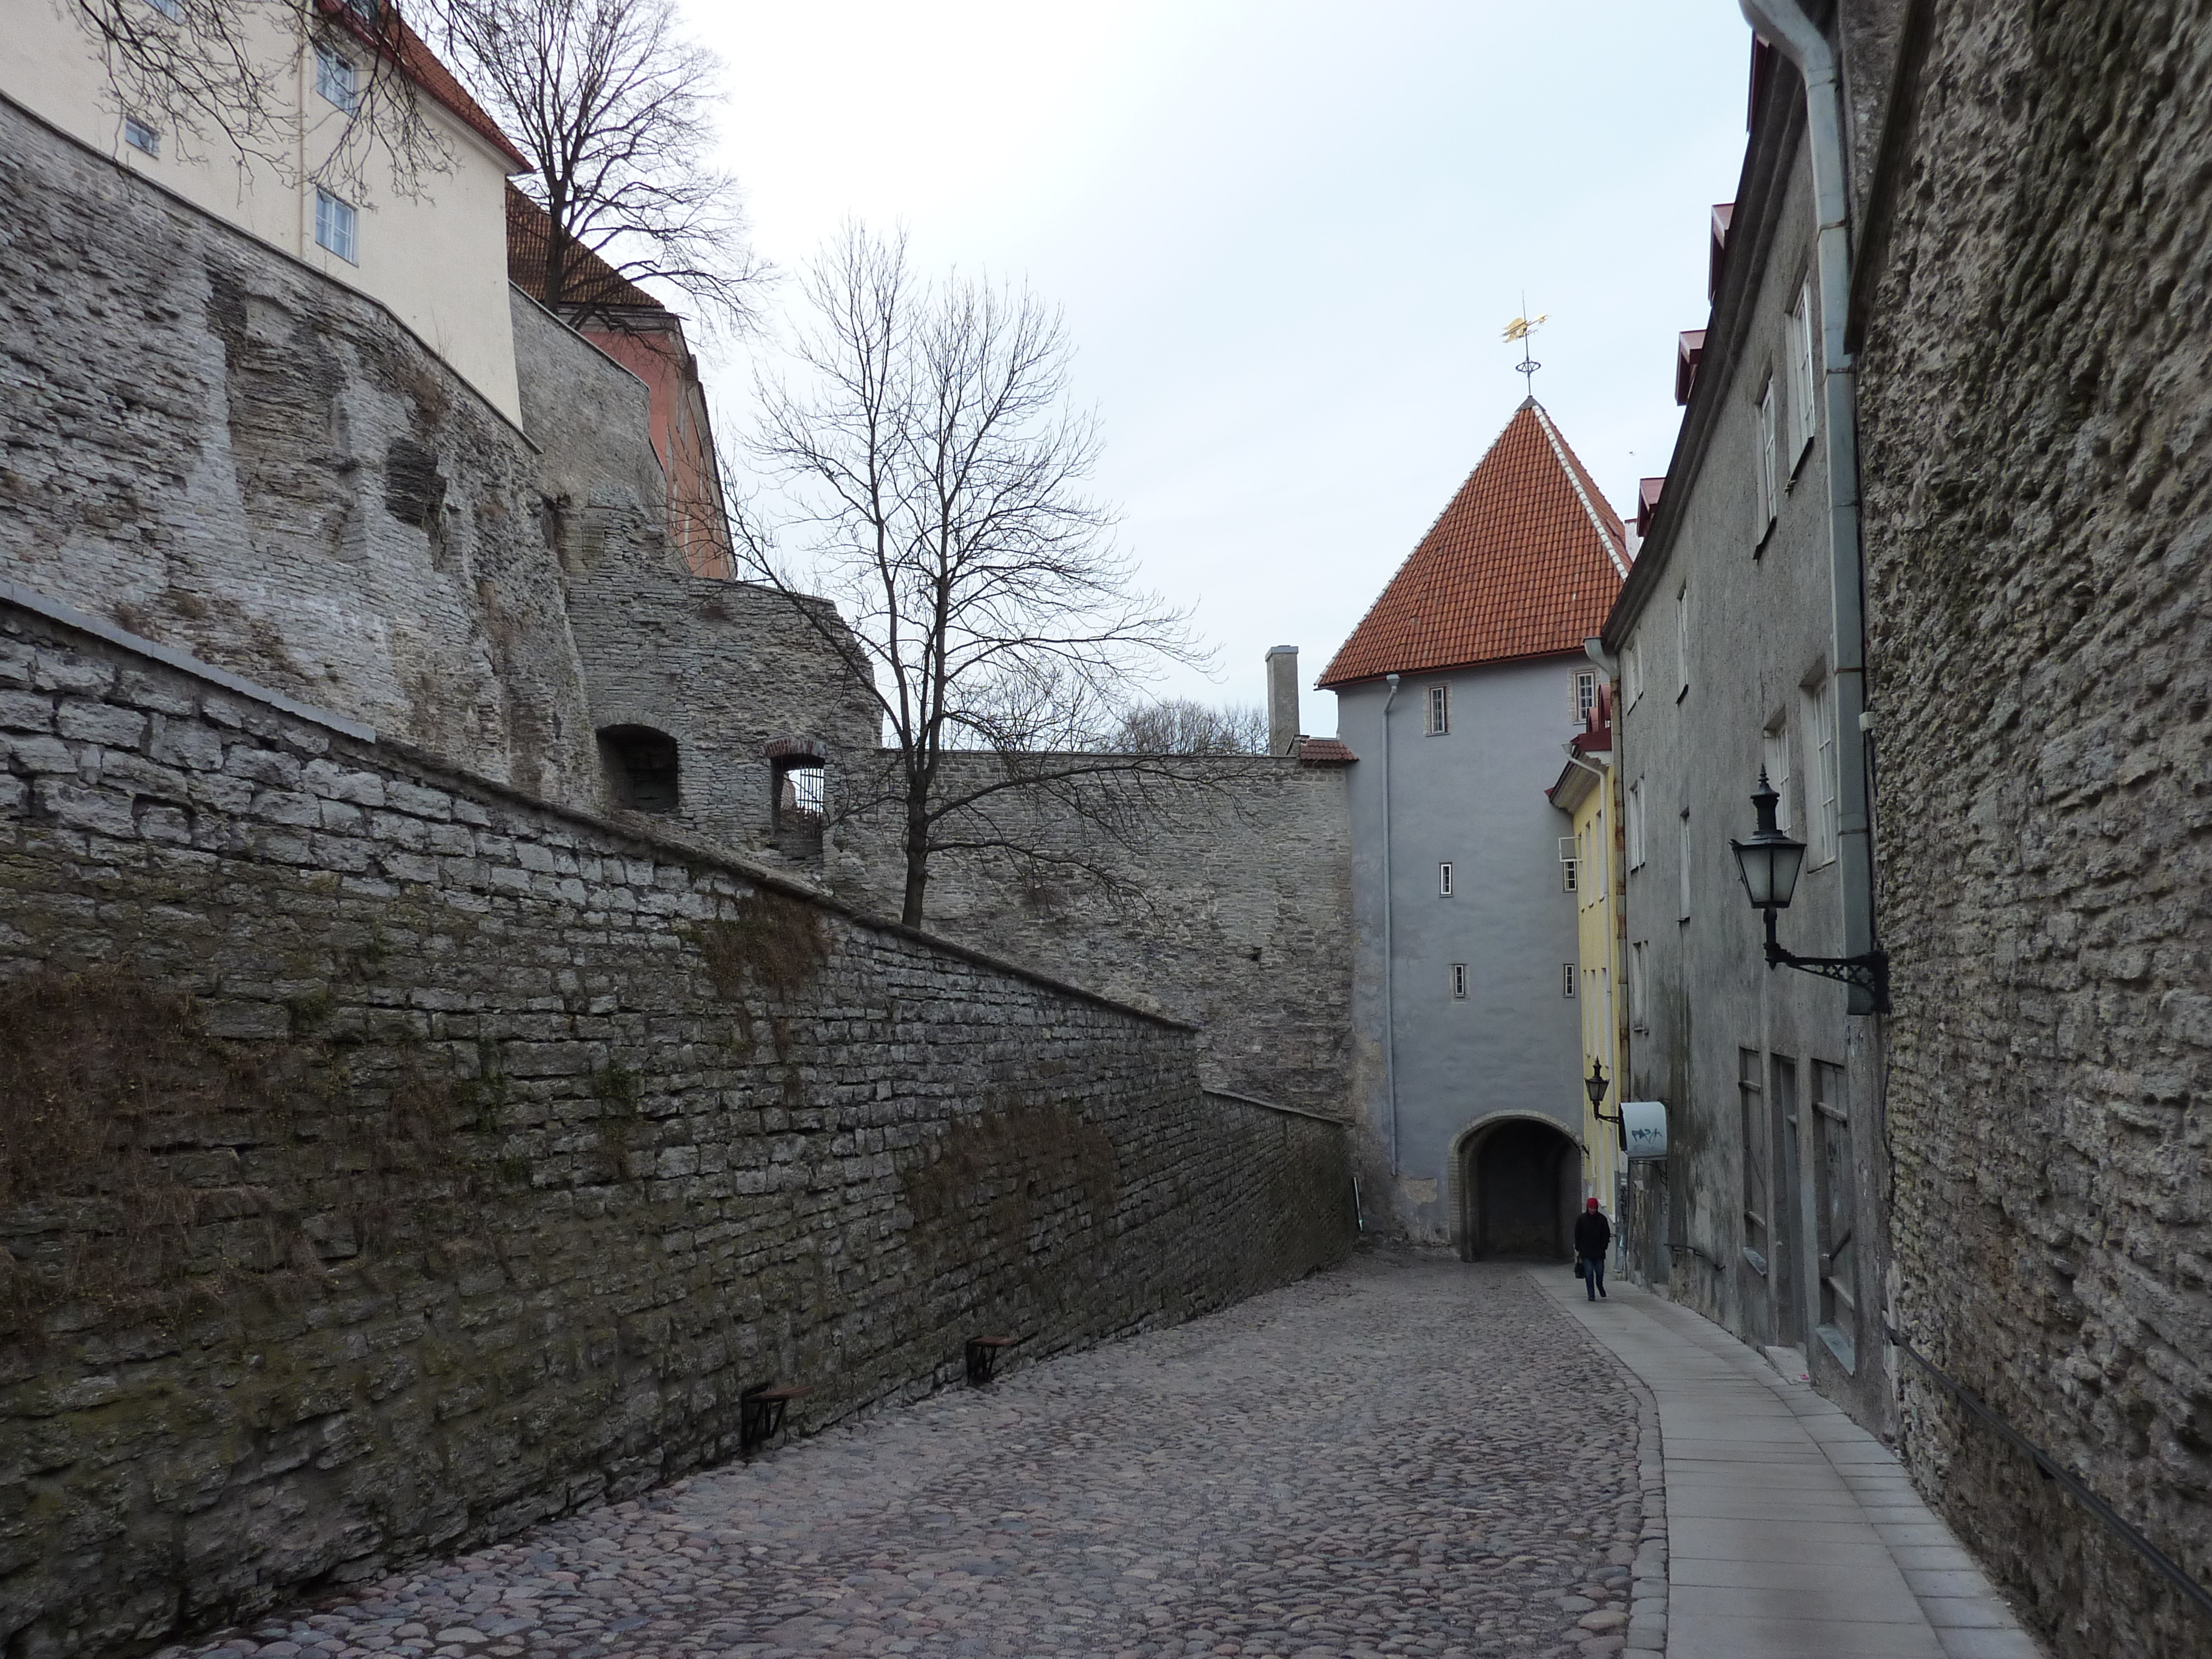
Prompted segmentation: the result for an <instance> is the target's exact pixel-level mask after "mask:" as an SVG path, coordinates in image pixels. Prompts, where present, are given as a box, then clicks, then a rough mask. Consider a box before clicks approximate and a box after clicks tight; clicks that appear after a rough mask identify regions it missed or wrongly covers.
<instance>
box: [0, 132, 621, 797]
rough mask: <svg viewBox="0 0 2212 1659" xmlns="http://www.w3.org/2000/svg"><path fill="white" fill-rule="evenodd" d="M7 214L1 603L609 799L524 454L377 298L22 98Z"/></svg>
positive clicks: (0, 302) (5, 139) (538, 781)
mask: <svg viewBox="0 0 2212 1659" xmlns="http://www.w3.org/2000/svg"><path fill="white" fill-rule="evenodd" d="M0 199H4V200H5V201H6V202H7V204H8V210H7V218H6V227H5V234H0V363H4V365H5V368H4V369H3V370H0V432H4V433H5V444H4V448H0V577H5V578H7V579H9V580H15V581H17V582H21V583H22V584H24V585H25V586H29V587H32V588H33V589H35V590H37V591H39V592H45V593H49V594H52V595H53V596H55V597H57V598H58V599H64V600H66V601H67V602H68V603H70V604H71V605H76V607H77V608H79V609H80V610H82V611H87V612H88V613H90V614H92V615H94V616H97V617H102V618H105V619H108V620H112V621H114V622H116V623H119V624H121V625H122V626H124V627H125V628H128V629H131V631H133V632H134V633H137V634H141V635H146V636H148V637H149V638H153V639H157V640H161V641H167V642H169V643H172V644H174V645H176V646H178V647H181V648H183V649H185V650H188V651H190V652H191V653H194V654H195V655H196V656H198V657H200V658H202V659H204V660H206V661H209V662H211V663H215V664H216V665H221V666H223V667H226V668H232V669H235V670H236V671H239V672H240V673H243V674H247V675H250V676H252V678H254V679H255V680H256V681H258V682H259V683H261V684H268V685H271V686H274V687H276V689H277V690H282V691H284V692H287V693H289V694H290V695H292V696H298V697H301V698H303V699H305V700H306V701H307V702H311V703H314V704H317V705H319V706H322V707H326V708H338V709H342V710H344V711H346V712H347V713H349V714H355V715H356V716H358V717H359V718H361V719H362V720H368V721H369V722H370V723H372V724H374V726H377V727H378V728H379V729H380V730H383V731H386V732H392V733H394V734H395V735H398V736H400V737H403V738H405V739H406V740H407V741H408V742H410V743H413V744H418V745H420V746H422V747H423V748H426V749H428V750H433V751H435V752H436V753H439V754H443V755H447V756H449V757H453V758H454V759H455V760H456V761H458V762H459V763H461V764H464V765H465V766H467V767H469V768H470V769H471V770H475V771H478V772H482V773H483V774H485V775H489V776H492V777H496V778H498V779H500V780H501V781H506V782H509V783H512V784H513V785H514V786H515V787H519V788H522V789H526V790H528V791H531V792H532V793H538V794H542V795H546V796H550V797H553V798H557V799H568V800H574V801H578V802H587V801H589V800H591V799H594V798H595V797H596V793H597V789H598V770H599V766H598V757H597V754H596V751H595V750H594V746H593V744H592V732H591V726H590V721H589V715H588V712H587V705H586V698H585V695H584V688H583V681H582V675H581V672H580V667H579V665H578V663H577V660H576V654H575V650H574V646H573V645H572V644H571V643H570V641H569V638H568V629H567V626H566V623H565V619H564V617H563V614H562V611H563V599H562V587H561V580H560V572H559V569H558V567H557V565H556V562H555V560H554V558H553V556H552V555H551V553H550V550H549V547H548V531H547V526H546V525H545V524H544V522H543V521H542V520H543V516H544V515H543V514H542V513H541V508H540V492H539V478H538V471H539V464H538V457H537V455H536V454H535V453H533V452H532V447H531V445H530V444H529V443H528V442H527V441H526V440H525V439H524V437H523V435H522V434H521V433H520V432H518V431H517V430H516V429H515V428H513V426H512V425H511V424H509V423H508V422H507V421H506V420H504V419H503V418H502V417H501V416H500V415H499V414H498V413H497V412H496V411H495V410H493V409H492V408H491V406H490V405H489V404H486V403H485V402H484V401H483V399H482V398H480V397H478V396H477V394H476V393H475V392H473V391H472V390H471V389H470V388H469V387H468V386H466V385H465V384H464V383H463V382H462V381H461V380H459V377H457V376H456V375H454V374H453V372H452V371H451V370H449V369H448V368H446V366H445V365H444V364H443V363H442V362H440V361H439V360H438V359H437V357H436V356H434V355H433V354H432V353H431V351H429V350H428V349H427V348H426V347H425V346H424V344H423V343H422V342H421V341H419V340H417V339H416V337H414V336H413V335H412V334H410V333H409V332H408V331H407V330H405V329H404V328H403V327H402V326H401V325H399V324H398V322H397V321H396V320H395V319H393V318H392V316H391V314H390V313H387V312H386V311H385V310H384V309H383V308H382V307H380V306H378V305H377V304H375V303H374V301H370V300H368V299H366V298H364V297H363V296H362V295H359V294H356V293H355V292H354V291H353V290H351V289H347V288H343V287H341V286H340V285H338V284H337V283H333V282H331V281H329V280H328V279H326V278H325V277H324V276H321V275H320V274H319V273H318V272H316V271H313V270H310V269H308V268H307V266H305V265H303V264H300V263H299V262H298V261H296V260H293V259H289V258H285V257H283V255H282V254H279V253H277V252H275V251H274V250H273V249H270V248H268V247H266V246H263V245H262V244H260V243H258V242H257V241H255V240H253V239H252V238H251V237H248V236H246V235H245V234H242V233H240V232H238V231H236V230H234V229H232V228H229V227H228V226H226V225H223V224H222V223H220V222H217V221H216V220H213V219H210V218H209V217H208V216H206V215H204V214H203V213H200V212H199V211H197V210H196V209H193V208H191V207H190V206H188V205H186V204H185V203H183V202H182V201H181V200H179V199H178V198H176V197H171V196H169V195H168V194H167V192H165V191H162V190H161V188H160V187H159V186H157V185H154V184H152V183H151V182H149V181H148V180H147V179H142V178H139V177H137V176H135V175H134V174H132V173H130V172H129V171H128V170H127V169H125V168H123V167H118V166H117V165H116V164H115V163H114V162H112V161H109V160H107V159H106V157H104V156H101V155H96V154H94V152H92V151H90V150H88V149H85V148H84V147H82V145H79V144H77V143H75V142H74V141H72V140H70V139H68V138H65V137H62V136H61V135H60V134H58V133H57V132H55V131H53V130H52V129H51V128H49V127H47V126H46V125H44V124H42V123H41V122H40V121H38V120H37V119H35V118H33V117H32V116H30V115H28V114H27V113H26V112H23V111H22V110H21V109H20V108H19V107H17V106H15V105H13V104H10V103H9V102H7V101H6V100H4V99H0ZM648 453H649V452H648Z"/></svg>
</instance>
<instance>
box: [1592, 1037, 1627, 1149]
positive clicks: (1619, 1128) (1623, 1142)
mask: <svg viewBox="0 0 2212 1659" xmlns="http://www.w3.org/2000/svg"><path fill="white" fill-rule="evenodd" d="M1605 1089H1606V1077H1605V1067H1604V1066H1601V1065H1599V1064H1598V1061H1597V1056H1596V1055H1595V1054H1592V1055H1591V1056H1590V1074H1589V1076H1588V1077H1586V1078H1584V1079H1583V1093H1584V1094H1586V1095H1588V1096H1589V1103H1590V1110H1591V1112H1592V1113H1593V1114H1595V1116H1596V1118H1597V1121H1599V1122H1601V1123H1610V1124H1613V1126H1615V1132H1616V1133H1618V1134H1619V1135H1620V1147H1621V1150H1622V1151H1623V1152H1626V1151H1627V1150H1628V1126H1627V1125H1626V1124H1625V1123H1623V1122H1622V1121H1620V1108H1619V1107H1618V1106H1616V1107H1614V1108H1613V1115H1612V1116H1611V1117H1607V1115H1605V1108H1604V1107H1603V1106H1602V1105H1601V1104H1600V1102H1601V1101H1603V1100H1604V1098H1605Z"/></svg>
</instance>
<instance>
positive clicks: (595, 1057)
mask: <svg viewBox="0 0 2212 1659" xmlns="http://www.w3.org/2000/svg"><path fill="white" fill-rule="evenodd" d="M15 599H16V600H17V601H20V602H11V603H9V604H6V605H0V896H4V897H0V1109H4V1111H5V1112H6V1114H7V1117H8V1121H7V1124H6V1133H5V1134H4V1136H0V1242H3V1243H4V1244H5V1247H6V1248H5V1249H0V1325H4V1326H5V1328H6V1329H5V1332H4V1334H0V1650H5V1651H7V1652H9V1653H11V1654H23V1655H33V1654H36V1655H64V1654H77V1653H119V1652H127V1651H132V1650H137V1649H140V1648H143V1647H145V1646H149V1645H152V1644H155V1643H156V1642H157V1641H160V1640H161V1639H164V1638H171V1637H173V1636H176V1635H179V1634H180V1633H185V1632H191V1631H194V1630H200V1629H205V1628H209V1627H211V1626H220V1625H222V1624H224V1623H226V1622H228V1621H231V1620H240V1619H245V1618H248V1617H251V1616H252V1615H253V1614H254V1613H257V1612H258V1610H260V1609H263V1608H265V1607H270V1606H271V1605H272V1604H275V1603H277V1602H280V1601H285V1600H289V1599H293V1598H297V1597H300V1596H302V1595H307V1594H310V1593H312V1592H313V1591H314V1590H316V1589H320V1588H325V1587H332V1586H337V1585H340V1584H343V1583H350V1582H355V1581H357V1580H361V1579H363V1578H367V1577H374V1576H376V1575H379V1574H380V1573H382V1572H384V1571H387V1570H389V1569H390V1568H391V1567H392V1566H393V1565H395V1564H398V1563H400V1562H403V1561H404V1560H405V1559H408V1558H410V1557H416V1556H421V1555H423V1554H425V1553H430V1552H453V1551H457V1550H464V1549H466V1548H467V1547H470V1546H471V1545H472V1544H474V1543H477V1542H478V1541H484V1540H488V1539H491V1538H495V1537H498V1536H501V1535H504V1534H512V1533H514V1532H516V1531H518V1530H520V1529H521V1528H526V1527H527V1526H529V1525H531V1524H532V1522H537V1521H539V1520H541V1519H543V1518H544V1517H547V1516H553V1515H557V1514H559V1513H562V1511H564V1510H573V1509H574V1508H577V1507H579V1506H581V1505H586V1504H593V1503H596V1502H599V1501H602V1500H604V1499H606V1498H612V1497H616V1496H618V1495H621V1494H624V1493H629V1492H636V1491H639V1490H641V1489H643V1488H645V1487H647V1486H652V1485H653V1484H655V1483H657V1482H660V1481H663V1480H667V1479H669V1478H671V1476H673V1475H676V1474H679V1473H680V1472H682V1471H684V1470H686V1469H690V1468H698V1467H702V1466H703V1465H707V1464H710V1463H714V1462H720V1461H723V1460H726V1459H728V1458H730V1457H732V1456H733V1455H736V1454H737V1452H738V1432H739V1407H738V1392H739V1390H740V1389H741V1388H743V1387H744V1386H745V1385H748V1384H750V1383H759V1382H765V1381H768V1380H769V1379H776V1380H778V1381H781V1382H787V1383H796V1384H799V1385H802V1386H805V1387H809V1388H811V1389H813V1390H814V1392H813V1394H812V1395H811V1396H809V1397H808V1398H806V1399H804V1400H802V1401H799V1402H798V1403H797V1404H796V1405H795V1406H794V1407H793V1408H792V1410H793V1422H794V1424H795V1425H798V1426H799V1427H800V1428H801V1429H802V1430H811V1429H816V1428H819V1427H821V1426H822V1425H825V1424H828V1423H829V1422H831V1421H834V1420H836V1419H838V1418H840V1417H842V1416H844V1415H846V1414H848V1413H852V1412H854V1411H856V1410H859V1409H860V1408H862V1407H866V1406H868V1405H870V1404H872V1403H873V1402H878V1401H896V1400H899V1399H902V1398H909V1397H912V1396H914V1395H917V1394H919V1393H921V1392H922V1391H924V1390H927V1389H932V1388H934V1387H938V1386H941V1385H943V1384H945V1383H949V1382H951V1381H953V1380H954V1379H956V1378H957V1376H959V1375H960V1370H961V1364H962V1350H963V1340H964V1339H966V1338H968V1337H970V1336H975V1335H980V1334H999V1333H1006V1334H1015V1335H1018V1336H1019V1337H1021V1338H1022V1339H1024V1342H1023V1346H1021V1347H1020V1348H1019V1349H1018V1350H1017V1351H1016V1353H1015V1356H1014V1360H1013V1363H1016V1364H1025V1363H1029V1362H1030V1361H1032V1360H1034V1359H1036V1358H1042V1357H1043V1356H1045V1355H1048V1354H1050V1353H1053V1352H1058V1351H1062V1350H1066V1349H1067V1348H1070V1347H1072V1346H1078V1345H1081V1344H1085V1343H1088V1342H1091V1341H1095V1340H1099V1339H1101V1338H1103V1337H1106V1336H1109V1335H1111V1334H1116V1333H1121V1332H1126V1331H1130V1330H1133V1329H1138V1328H1144V1327H1146V1326H1148V1325H1152V1324H1158V1323H1161V1322H1170V1321H1174V1320H1178V1319H1182V1318H1185V1317H1187V1316H1190V1315H1191V1314H1194V1313H1195V1312H1197V1311H1200V1310H1204V1309H1208V1308H1212V1307H1215V1306H1218V1305H1220V1304H1224V1303H1226V1302H1229V1301H1231V1300H1233V1299H1235V1298H1237V1297H1242V1296H1244V1295H1247V1294H1249V1293H1251V1292H1252V1291H1256V1290H1259V1289H1261V1288H1263V1287H1265V1286H1267V1285H1274V1284H1277V1283H1280V1282H1282V1281H1284V1280H1285V1279H1291V1278H1294V1277H1296V1276H1297V1275H1299V1274H1301V1273H1305V1272H1308V1271H1310V1270H1311V1269H1313V1268H1315V1267H1320V1266H1322V1265H1324V1264H1326V1263H1328V1262H1330V1261H1334V1260H1336V1259H1337V1258H1338V1257H1340V1255H1342V1254H1343V1253H1344V1252H1345V1251H1346V1249H1348V1247H1349V1244H1350V1242H1351V1235H1352V1194H1351V1190H1350V1178H1349V1163H1348V1158H1347V1154H1346V1146H1345V1139H1346V1135H1345V1131H1344V1130H1343V1129H1342V1128H1341V1127H1340V1126H1339V1125H1336V1124H1334V1123H1330V1122H1327V1121H1319V1120H1316V1119H1315V1118H1313V1117H1311V1116H1309V1115H1302V1114H1298V1113H1296V1112H1291V1111H1285V1110H1280V1109H1270V1108H1267V1107H1263V1106H1261V1105H1257V1104H1255V1103H1249V1102H1246V1101H1242V1100H1236V1099H1228V1098H1223V1097H1214V1096H1208V1095H1206V1094H1204V1093H1202V1092H1201V1090H1200V1084H1199V1079H1198V1076H1197V1070H1196V1066H1195V1065H1194V1049H1193V1042H1192V1035H1191V1033H1190V1032H1189V1030H1188V1029H1186V1028H1184V1027H1182V1026H1179V1025H1176V1024H1173V1023H1171V1022H1167V1021H1164V1020H1161V1019H1159V1018H1154V1017H1152V1016H1149V1015H1146V1014H1144V1013H1142V1012H1137V1011H1134V1010H1132V1009H1129V1008H1127V1007H1123V1006H1118V1005H1116V1004H1114V1003H1112V1002H1109V1001H1108V1000H1104V999H1103V998H1099V997H1097V996H1093V995H1091V994H1085V993H1082V992H1078V991H1074V990H1072V989H1069V988H1067V987H1064V986H1061V985H1059V984H1056V983H1054V982H1053V981H1048V980H1047V979H1044V978H1042V977H1041V976H1039V975H1034V974H1030V973H1027V972H1025V971H1024V970H1021V969H1013V968H1010V967H1007V966H1005V965H1003V964H1001V963H996V962H994V961H992V960H990V959H987V958H986V957H982V956H981V955H979V954H976V953H974V952H971V951H965V950H963V949H961V948H959V947H957V946H955V945H948V944H946V943H945V942H943V941H940V940H938V939H932V938H930V937H928V936H926V935H922V934H919V933H910V932H907V931H904V930H902V929H900V928H897V927H893V926H891V925H889V924H887V923H882V922H878V921H871V920H869V919H867V918H865V917H863V916H861V915H857V914H856V913H854V912H852V911H850V910H848V909H845V908H842V907H840V906H838V905H836V904H832V903H829V902H823V901H820V900H817V899H815V898H812V897H811V896H806V895H805V891H804V890H803V889H799V888H796V887H791V886H788V885H787V884H779V883H778V882H776V881H775V878H763V876H762V875H761V873H760V872H757V871H754V870H751V869H749V868H748V867H746V866H740V865H737V864H733V863H729V862H725V861H721V860H717V859H715V858H714V857H713V856H712V855H710V854H701V853H698V852H696V851H692V850H690V849H687V848H682V847H678V846H677V845H674V844H672V843H670V842H666V841H656V840H654V839H652V838H649V837H647V836H641V835H636V834H631V833H629V832H628V831H627V830H626V829H624V828H623V827H622V826H616V825H611V824H608V823H603V822H600V821H598V820H595V819H592V818H590V817H583V816H580V815H576V814H573V813H568V812H565V811H560V810H557V809H554V808H550V807H548V806H546V805H542V804H539V803H537V802H533V801H532V800H529V799H526V798H523V797H520V796H518V795H516V794H514V793H510V792H507V791H506V790H504V789H502V788H500V787H496V786H493V785H489V784H486V783H483V782H480V781H475V780H473V779H471V778H469V777H467V776H466V775H462V774H459V773H457V772H454V771H452V770H450V769H445V768H443V767H442V766H441V765H440V764H439V763H436V762H435V761H434V760H432V759H430V758H429V757H426V756H423V755H422V754H421V753H420V752H419V751H416V750H409V749H406V748H404V747H401V746H400V745H398V744H392V743H390V742H380V741H376V740H374V738H373V736H372V735H371V734H368V733H366V732H363V731H362V729H361V728H358V727H350V726H349V723H348V722H345V721H343V720H338V719H337V718H336V717H332V716H315V715H314V714H313V713H312V711H304V710H301V709H300V708H298V707H297V706H296V705H289V704H288V703H287V702H285V700H284V699H282V698H281V697H278V698H273V699H272V696H270V694H264V693H258V692H257V691H256V690H254V689H252V688H251V687H246V686H243V685H242V684H240V683H238V682H235V681H231V682H229V683H225V681H224V677H222V676H221V675H220V673H219V672H216V671H210V672H205V673H203V672H198V671H194V670H193V669H192V667H191V664H190V663H189V660H188V659H173V660H169V661H164V660H160V659H158V657H159V653H158V651H152V650H149V649H148V648H141V647H137V646H135V645H133V643H132V642H131V641H129V640H128V639H127V638H123V637H117V636H114V631H113V630H112V629H104V625H103V624H100V623H97V622H95V621H93V620H91V619H82V625H81V626H79V625H73V623H72V621H71V619H70V617H68V616H66V615H64V614H61V613H60V612H59V611H58V610H57V608H56V607H53V606H52V605H47V604H46V603H45V602H42V601H35V600H33V599H29V598H27V596H24V595H22V594H21V593H20V592H19V593H18V594H17V595H16V596H15ZM103 630H104V631H103Z"/></svg>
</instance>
